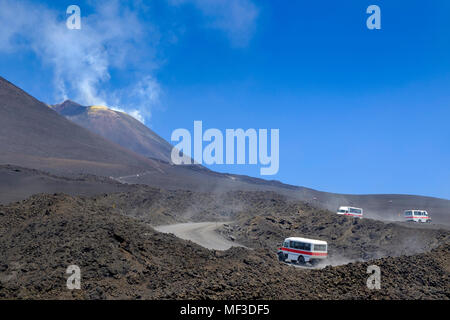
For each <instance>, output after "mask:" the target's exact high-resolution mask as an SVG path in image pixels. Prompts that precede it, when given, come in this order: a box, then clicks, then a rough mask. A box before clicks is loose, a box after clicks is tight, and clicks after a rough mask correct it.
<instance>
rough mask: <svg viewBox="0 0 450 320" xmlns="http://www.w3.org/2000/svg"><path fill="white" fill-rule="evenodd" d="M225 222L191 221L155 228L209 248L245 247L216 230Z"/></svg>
mask: <svg viewBox="0 0 450 320" xmlns="http://www.w3.org/2000/svg"><path fill="white" fill-rule="evenodd" d="M224 224H225V223H224V222H197V223H194V222H190V223H178V224H171V225H165V226H158V227H154V229H155V230H156V231H159V232H163V233H172V234H174V235H175V236H177V237H178V238H181V239H184V240H191V241H192V242H195V243H197V244H199V245H201V246H202V247H205V248H207V249H213V250H227V249H229V248H231V247H243V246H242V245H240V244H238V243H235V242H232V241H229V240H227V239H225V238H224V237H222V236H221V235H220V234H219V233H217V232H216V230H217V229H218V228H219V227H221V226H222V225H224Z"/></svg>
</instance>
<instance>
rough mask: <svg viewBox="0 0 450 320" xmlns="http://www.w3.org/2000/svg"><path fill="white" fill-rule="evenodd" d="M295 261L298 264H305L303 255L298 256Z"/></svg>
mask: <svg viewBox="0 0 450 320" xmlns="http://www.w3.org/2000/svg"><path fill="white" fill-rule="evenodd" d="M297 263H298V264H300V265H303V264H305V257H304V256H298V260H297Z"/></svg>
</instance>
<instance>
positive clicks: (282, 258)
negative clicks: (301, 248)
mask: <svg viewBox="0 0 450 320" xmlns="http://www.w3.org/2000/svg"><path fill="white" fill-rule="evenodd" d="M284 260H285V259H284V253H281V252H280V253H279V254H278V261H284Z"/></svg>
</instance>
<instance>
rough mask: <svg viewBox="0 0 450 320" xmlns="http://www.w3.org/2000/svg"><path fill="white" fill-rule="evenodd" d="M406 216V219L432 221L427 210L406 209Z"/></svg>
mask: <svg viewBox="0 0 450 320" xmlns="http://www.w3.org/2000/svg"><path fill="white" fill-rule="evenodd" d="M404 216H405V220H406V221H413V222H431V218H430V217H429V216H428V212H426V211H425V210H416V209H413V210H405V213H404Z"/></svg>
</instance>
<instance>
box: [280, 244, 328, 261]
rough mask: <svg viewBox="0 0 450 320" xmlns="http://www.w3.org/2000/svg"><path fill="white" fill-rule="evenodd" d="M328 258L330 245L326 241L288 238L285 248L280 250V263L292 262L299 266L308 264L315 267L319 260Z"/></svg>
mask: <svg viewBox="0 0 450 320" xmlns="http://www.w3.org/2000/svg"><path fill="white" fill-rule="evenodd" d="M327 256H328V244H327V242H326V241H321V240H313V239H306V238H297V237H291V238H286V239H285V240H284V242H283V246H282V247H281V248H279V249H278V259H279V260H280V261H290V262H294V263H298V264H305V263H306V262H309V263H311V264H312V265H315V264H316V263H317V262H319V260H322V259H326V258H327Z"/></svg>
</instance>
